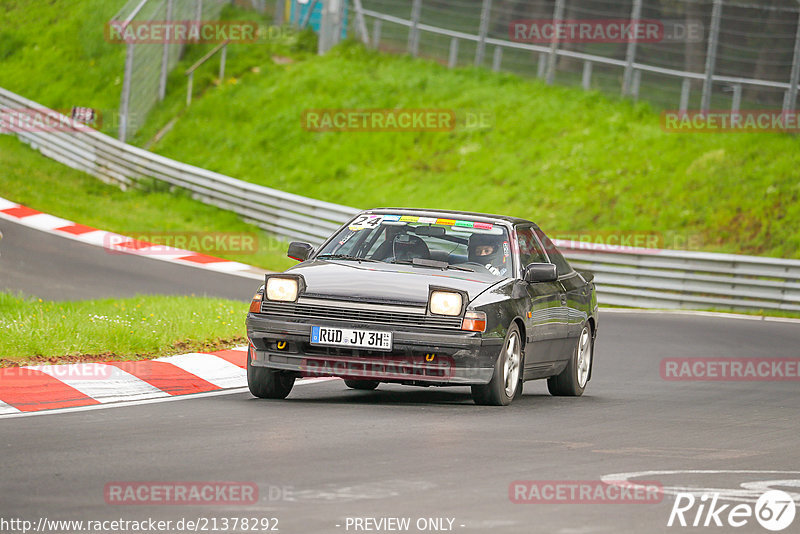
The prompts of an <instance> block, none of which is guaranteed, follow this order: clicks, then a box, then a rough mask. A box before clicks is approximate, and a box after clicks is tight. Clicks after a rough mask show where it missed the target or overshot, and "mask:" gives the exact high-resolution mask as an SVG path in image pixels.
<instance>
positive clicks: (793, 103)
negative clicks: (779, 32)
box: [783, 11, 800, 113]
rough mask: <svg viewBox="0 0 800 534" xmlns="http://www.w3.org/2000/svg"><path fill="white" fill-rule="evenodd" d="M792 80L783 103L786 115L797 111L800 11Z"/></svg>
mask: <svg viewBox="0 0 800 534" xmlns="http://www.w3.org/2000/svg"><path fill="white" fill-rule="evenodd" d="M790 78H791V80H790V81H789V91H788V92H787V93H786V97H785V100H784V102H783V112H784V113H788V112H790V111H794V110H795V109H797V84H798V83H800V11H799V12H798V14H797V35H796V36H795V38H794V60H793V61H792V73H791V76H790Z"/></svg>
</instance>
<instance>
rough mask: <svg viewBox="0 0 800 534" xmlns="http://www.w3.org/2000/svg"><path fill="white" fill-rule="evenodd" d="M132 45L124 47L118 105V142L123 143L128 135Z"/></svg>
mask: <svg viewBox="0 0 800 534" xmlns="http://www.w3.org/2000/svg"><path fill="white" fill-rule="evenodd" d="M133 47H134V44H133V43H128V46H126V47H125V73H124V75H123V76H124V79H123V82H122V96H121V97H120V103H119V140H120V141H122V142H123V143H124V142H125V139H126V137H127V135H128V122H129V119H130V116H129V115H130V103H131V77H132V76H133Z"/></svg>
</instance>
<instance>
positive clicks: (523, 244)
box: [517, 226, 548, 268]
mask: <svg viewBox="0 0 800 534" xmlns="http://www.w3.org/2000/svg"><path fill="white" fill-rule="evenodd" d="M517 243H518V244H519V262H520V265H521V266H522V267H523V268H524V267H525V266H526V265H528V264H529V263H548V262H547V256H545V254H544V251H543V250H542V248H541V247H540V246H539V243H538V242H537V241H536V238H535V237H534V236H533V228H531V227H530V226H528V227H523V228H517Z"/></svg>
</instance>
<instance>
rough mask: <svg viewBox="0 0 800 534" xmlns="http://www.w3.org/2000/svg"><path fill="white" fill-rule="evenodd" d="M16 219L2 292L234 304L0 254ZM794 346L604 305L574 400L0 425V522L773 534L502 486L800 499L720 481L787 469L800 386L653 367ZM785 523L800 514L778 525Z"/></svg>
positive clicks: (784, 351)
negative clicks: (166, 295) (387, 524)
mask: <svg viewBox="0 0 800 534" xmlns="http://www.w3.org/2000/svg"><path fill="white" fill-rule="evenodd" d="M9 226H10V225H8V224H5V225H4V226H3V231H4V232H6V237H7V238H9V237H10V238H11V239H10V240H9V241H8V242H6V241H5V240H4V241H3V243H2V245H3V247H2V253H3V257H2V259H0V262H2V263H5V262H6V260H7V259H8V260H12V261H11V264H10V265H3V278H2V280H3V283H4V284H5V285H6V286H7V287H14V284H16V283H19V284H20V285H19V286H18V287H17V289H25V288H27V287H36V288H38V290H39V293H38V294H40V295H52V292H58V291H62V290H63V288H64V287H65V286H64V285H63V284H68V285H69V288H70V290H71V291H78V292H80V291H81V290H83V289H87V290H88V289H89V288H88V286H83V285H82V284H85V283H87V282H88V283H89V285H91V288H92V295H93V296H100V295H101V294H102V293H103V291H104V290H106V291H109V293H108V294H119V293H116V292H115V291H121V290H120V289H119V284H115V283H114V282H115V281H116V277H118V276H122V277H127V276H131V277H136V278H135V279H136V282H135V283H134V282H125V285H124V287H125V288H126V289H125V291H133V290H134V289H138V290H145V289H146V290H148V291H149V292H153V293H157V292H160V291H163V290H164V289H165V288H168V287H170V286H171V285H172V284H173V283H175V282H176V281H179V282H180V284H181V285H180V291H178V290H175V288H173V291H170V292H171V293H176V292H194V293H201V292H203V291H208V288H209V287H214V290H215V292H216V291H218V292H219V293H215V294H223V295H225V296H229V297H232V298H241V297H242V296H243V295H242V294H240V291H243V289H242V290H239V289H238V286H236V284H231V285H230V289H229V291H228V292H227V293H226V291H225V288H226V286H225V280H224V279H223V280H222V281H220V282H217V279H218V278H219V277H222V276H226V275H217V274H206V273H204V272H202V271H199V270H196V272H195V273H194V274H196V276H197V278H196V279H194V278H187V276H184V275H186V273H185V271H186V270H187V268H181V267H178V266H173V265H166V264H159V265H153V264H157V263H159V262H155V261H149V260H147V259H142V260H141V261H142V262H148V261H149V263H141V264H140V265H137V266H136V268H133V267H131V268H126V267H123V266H121V265H116V264H112V263H109V262H111V261H116V260H111V259H109V258H104V257H103V256H102V255H103V254H104V253H103V252H102V251H100V254H101V256H99V257H98V256H96V255H93V254H91V252H90V251H88V250H87V247H86V246H84V245H80V244H77V243H74V242H68V241H66V240H61V241H58V240H57V238H55V237H51V236H46V235H45V234H41V233H40V232H36V231H34V230H29V231H26V232H36V233H38V234H41V235H39V236H36V235H33V236H27V240H26V241H24V243H25V244H24V247H25V250H24V251H10V250H8V244H9V242H11V243H15V242H16V241H15V239H16V238H18V237H19V236H23V237H25V232H22V231H20V232H17V231H18V230H19V229H18V228H14V229H9ZM9 230H10V231H9ZM53 240H55V241H53ZM89 248H90V247H89ZM54 257H58V258H59V261H58V263H59V265H60V269H63V270H62V271H61V272H62V277H61V279H57V278H53V277H52V276H51V275H52V273H54V272H56V271H57V269H54V268H45V267H42V268H41V270H39V271H36V272H30V271H29V270H28V271H26V273H25V274H24V275H23V274H22V273H19V272H15V271H14V269H16V267H15V266H16V265H23V266H24V265H30V264H31V262H33V263H37V262H38V260H44V259H46V258H50V261H51V262H53V263H55V261H53V258H54ZM23 260H24V262H27V263H19V262H20V261H23ZM95 260H97V261H95ZM126 260H127V261H131V262H134V261H135V260H137V258H126ZM136 263H137V264H138V263H140V262H136ZM69 269H79V271H80V272H73V271H71V270H69ZM84 270H85V271H87V272H83V271H84ZM175 271H177V272H175ZM88 273H90V274H92V276H91V277H88V280H86V281H84V280H85V279H84V278H83V277H84V276H86V275H87V274H88ZM73 274H74V275H76V276H77V275H80V276H79V277H76V278H73ZM9 275H10V277H9ZM206 277H208V278H207V280H208V281H205V279H206ZM64 280H69V282H65V281H64ZM195 280H197V284H198V285H197V287H194V288H193V287H191V285H192V283H194V282H195ZM10 281H11V282H10ZM98 281H102V283H98ZM120 283H122V282H120ZM23 284H28V285H23ZM218 284H221V285H218ZM242 284H243V285H245V286H250V285H252V281H248V280H244V281H243V282H242ZM248 291H249V290H248ZM798 346H800V325H798V324H793V323H780V322H765V321H750V320H741V319H720V318H713V317H696V316H683V315H651V314H639V313H613V314H612V313H607V314H605V315H601V319H600V331H599V341H598V343H597V347H596V353H595V367H594V376H593V379H592V381H591V382H590V384H589V386H588V388H587V392H586V394H585V395H584V396H583V397H580V398H555V397H551V396H549V395H548V394H547V391H546V387H545V385H544V383H542V382H529V383H527V384H526V386H525V394H524V396H523V397H522V398H520V399H518V400H516V401H515V402H514V404H513V405H511V406H509V407H505V408H497V407H480V406H475V405H474V404H473V403H472V401H471V398H470V396H469V390H468V389H466V388H452V389H435V388H430V389H415V388H404V387H402V386H387V385H381V386H380V387H379V388H378V390H376V391H374V392H359V391H351V390H348V389H347V388H346V387H345V386H344V384H343V383H342V382H341V381H339V380H333V381H328V382H320V383H315V384H307V385H303V386H296V387H295V389H294V390H293V391H292V393H291V394H290V396H289V398H288V399H287V400H285V401H267V400H259V399H255V398H253V397H252V396H250V394H249V393H247V392H235V393H231V394H228V395H221V396H213V397H201V398H186V399H185V400H180V401H175V402H165V403H156V404H146V405H137V406H127V407H117V408H110V409H101V410H94V411H83V412H76V413H62V414H51V415H39V416H35V417H21V418H11V419H0V446H1V447H2V465H3V469H2V477H0V518H6V519H8V518H21V519H26V520H30V521H33V522H34V524H35V523H36V522H37V521H38V520H39V518H41V517H46V518H48V519H81V520H114V519H120V518H122V519H126V520H143V519H147V518H156V519H162V520H174V521H177V520H180V519H182V518H185V519H192V520H194V519H197V518H199V517H206V518H213V517H216V518H223V517H227V518H237V517H238V518H242V517H258V518H272V517H274V518H277V519H278V526H279V531H280V532H285V533H298V534H300V533H317V532H332V533H333V532H365V531H364V530H354V529H353V527H352V526H351V527H350V528H349V529H348V528H346V525H347V518H348V517H350V518H353V517H362V518H363V517H370V518H376V519H380V518H386V517H409V518H411V525H412V528H411V529H410V530H408V532H419V530H417V529H416V526H415V523H416V521H417V519H418V518H439V517H443V518H452V519H454V522H453V531H456V532H459V531H461V532H489V531H491V532H513V533H517V532H520V533H523V532H525V533H539V532H541V533H563V534H580V533H605V532H608V533H613V532H637V533H647V532H684V531H687V532H688V531H691V532H707V531H713V532H731V531H736V532H767V531H766V530H764V529H763V528H762V527H760V526H759V525H758V524H757V523H756V522H755V521H753V520H751V521H750V522H749V523H748V524H747V525H746V526H745V527H742V528H738V529H732V528H730V527H725V528H719V527H717V528H715V527H707V528H702V527H698V528H691V527H687V528H681V527H671V528H669V527H667V526H666V523H667V519H668V517H669V514H670V510H671V508H672V499H671V497H670V496H665V497H664V499H663V501H662V502H660V503H657V504H514V503H512V502H511V501H510V499H509V485H510V484H511V483H512V482H513V481H516V480H538V481H544V480H554V481H561V480H564V481H577V480H599V479H600V478H601V477H603V476H606V475H609V474H614V473H630V472H642V471H687V470H708V471H719V472H716V473H676V474H657V475H651V476H647V477H644V478H641V477H640V480H655V481H658V482H660V483H662V484H663V485H664V486H696V487H709V488H722V489H736V488H740V484H742V483H746V482H753V481H758V480H776V479H777V480H787V479H791V480H795V482H791V481H790V482H788V483H787V484H788V487H787V488H786V489H787V490H792V489H793V490H794V491H797V489H798V488H797V487H796V484H797V482H796V479H800V475H798V474H784V473H726V472H725V471H795V472H797V471H798V470H800V464H799V463H798V460H797V450H798V445H797V443H798V436H800V417H798V406H800V402H798V401H800V392H799V391H798V382H673V381H665V380H663V379H662V378H661V376H660V372H659V362H660V361H661V359H662V358H666V357H711V356H723V357H731V358H733V357H757V358H766V357H797V356H798ZM119 481H159V482H169V481H243V482H253V483H256V484H257V485H258V486H259V489H260V494H259V501H258V503H257V504H254V505H221V506H203V507H199V506H164V505H137V506H119V505H108V504H106V502H105V499H104V487H105V485H106V484H108V483H112V482H119ZM792 484H795V486H792ZM799 513H800V511H799ZM445 524H446V523H445ZM337 525H339V526H337ZM462 525H463V526H462ZM240 530H241V529H239V530H237V531H240ZM173 531H176V532H177V530H173ZM229 531H233V530H229ZM798 531H800V517H798V518H797V519H795V521H794V524H793V525H792V526H791V527H789V529H787V530H785V531H784V532H798ZM148 532H150V531H148ZM372 532H376V531H374V530H373V531H372ZM377 532H389V531H388V530H380V531H377Z"/></svg>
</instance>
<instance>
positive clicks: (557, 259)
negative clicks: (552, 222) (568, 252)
mask: <svg viewBox="0 0 800 534" xmlns="http://www.w3.org/2000/svg"><path fill="white" fill-rule="evenodd" d="M535 231H536V235H537V236H538V237H539V240H540V241H541V242H542V245H544V249H545V250H546V251H547V256H548V257H549V258H550V263H554V264H555V266H556V272H557V273H558V276H564V275H565V274H569V273H571V272H572V267H570V265H569V263H567V260H566V259H565V258H564V256H562V255H561V252H560V251H559V250H558V249H557V248H556V246H555V245H554V244H553V242H552V241H550V238H549V237H547V236H546V235H544V232H542V230H541V229H539V228H536V229H535Z"/></svg>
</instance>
